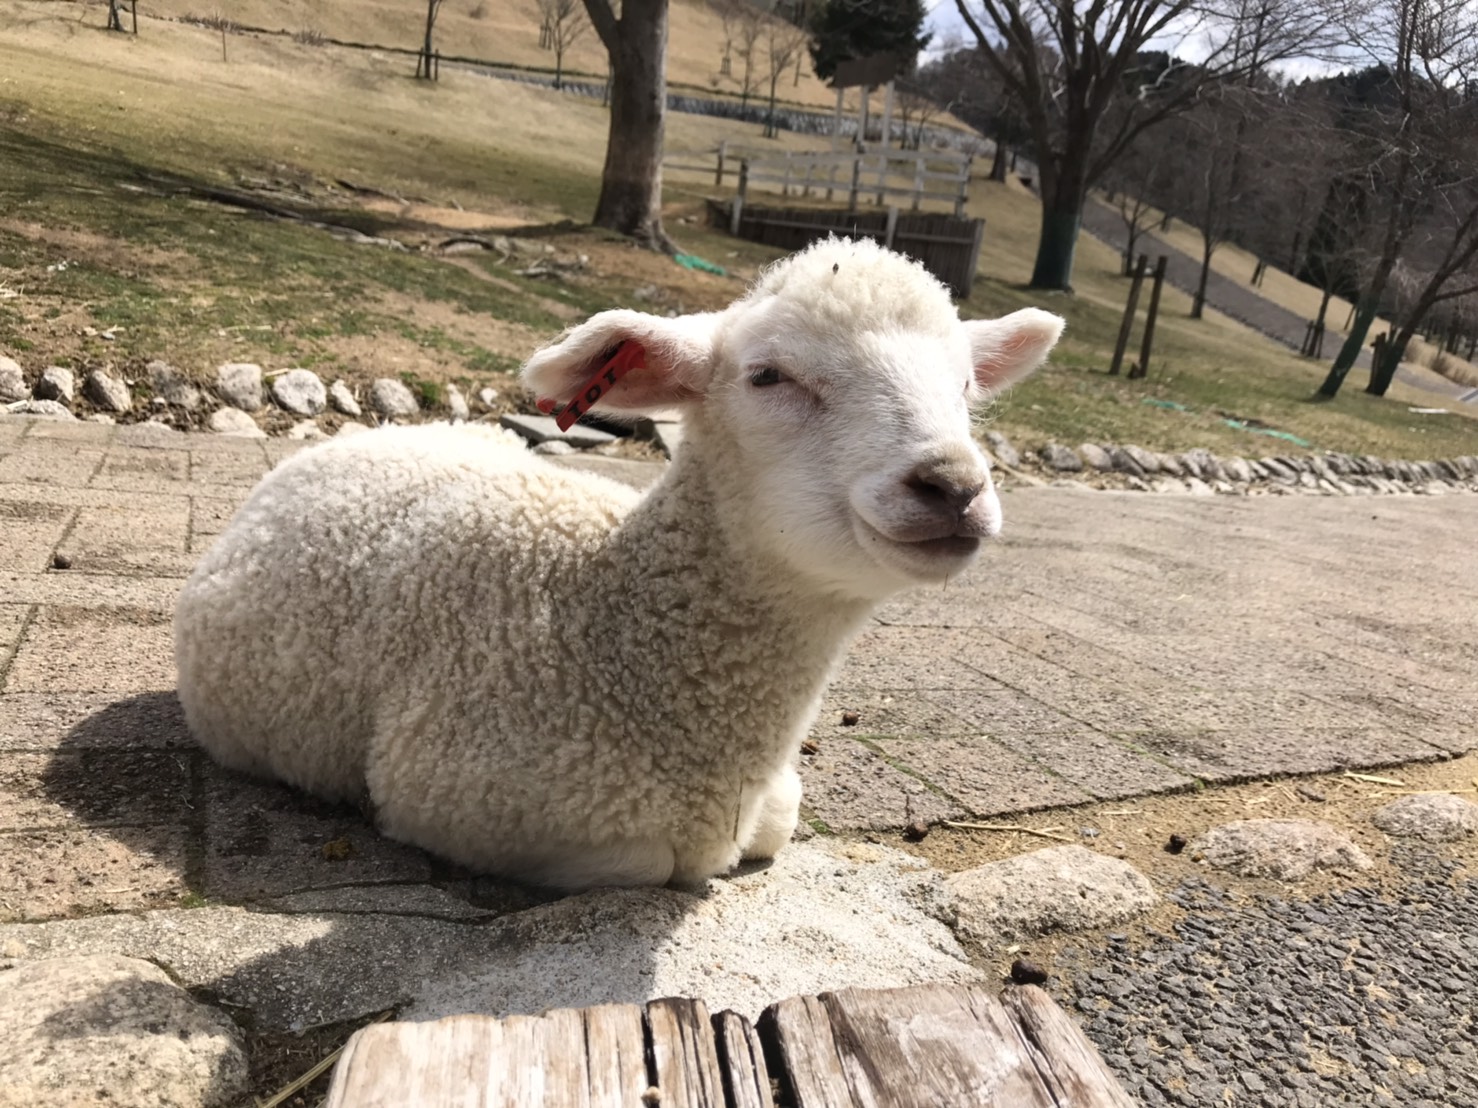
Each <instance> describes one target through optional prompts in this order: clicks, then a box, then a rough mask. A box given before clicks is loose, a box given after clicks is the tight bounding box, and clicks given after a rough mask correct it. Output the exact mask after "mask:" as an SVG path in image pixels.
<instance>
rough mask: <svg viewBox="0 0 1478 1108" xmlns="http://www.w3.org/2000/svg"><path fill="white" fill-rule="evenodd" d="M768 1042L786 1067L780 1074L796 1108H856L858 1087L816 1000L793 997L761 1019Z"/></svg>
mask: <svg viewBox="0 0 1478 1108" xmlns="http://www.w3.org/2000/svg"><path fill="white" fill-rule="evenodd" d="M759 1033H760V1038H761V1039H762V1040H766V1041H768V1042H771V1043H773V1044H774V1047H775V1051H776V1054H777V1055H778V1057H779V1058H780V1060H781V1062H782V1064H783V1065H784V1070H783V1072H782V1073H781V1074H779V1075H778V1076H779V1077H780V1082H781V1085H782V1086H783V1087H784V1088H787V1089H789V1090H790V1095H791V1098H792V1099H793V1100H794V1101H795V1104H796V1108H851V1106H852V1104H853V1100H852V1089H851V1086H850V1085H849V1083H848V1081H847V1075H846V1073H845V1072H844V1071H843V1069H842V1060H841V1058H840V1057H838V1055H837V1049H836V1041H835V1039H834V1038H833V1036H832V1033H831V1019H830V1017H829V1016H828V1015H827V1012H826V1006H825V1005H824V1004H822V1002H821V1001H820V1000H819V999H818V998H817V997H814V996H793V997H791V998H790V999H788V1000H782V1001H780V1002H779V1003H778V1004H772V1005H770V1006H769V1007H768V1008H766V1009H765V1010H764V1012H763V1013H762V1014H761V1015H760V1021H759Z"/></svg>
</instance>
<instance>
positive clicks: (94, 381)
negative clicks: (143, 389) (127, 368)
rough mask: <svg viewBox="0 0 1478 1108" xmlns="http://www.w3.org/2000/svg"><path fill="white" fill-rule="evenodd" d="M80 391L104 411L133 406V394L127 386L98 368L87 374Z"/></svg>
mask: <svg viewBox="0 0 1478 1108" xmlns="http://www.w3.org/2000/svg"><path fill="white" fill-rule="evenodd" d="M82 392H83V394H84V395H85V396H86V397H87V399H89V400H91V401H92V402H93V403H94V404H96V405H97V406H98V407H99V408H101V409H103V411H105V412H126V411H128V410H129V409H130V408H132V407H133V394H132V393H130V392H129V391H128V386H127V385H125V384H124V383H123V382H122V381H120V380H119V379H118V378H117V377H111V376H109V375H108V374H106V373H104V372H103V371H102V370H100V369H95V370H93V371H92V372H91V373H89V374H88V375H87V380H86V382H85V383H84V384H83V386H82Z"/></svg>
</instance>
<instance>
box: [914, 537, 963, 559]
mask: <svg viewBox="0 0 1478 1108" xmlns="http://www.w3.org/2000/svg"><path fill="white" fill-rule="evenodd" d="M982 541H983V540H982V539H981V538H980V536H979V535H945V536H944V537H943V538H939V539H923V540H921V541H919V542H905V543H899V545H900V546H902V547H905V548H906V549H908V550H913V551H917V552H918V553H920V554H923V555H925V556H926V557H929V558H943V559H958V558H968V557H970V556H971V555H972V554H974V553H975V552H976V551H978V550H979V549H980V544H981V542H982Z"/></svg>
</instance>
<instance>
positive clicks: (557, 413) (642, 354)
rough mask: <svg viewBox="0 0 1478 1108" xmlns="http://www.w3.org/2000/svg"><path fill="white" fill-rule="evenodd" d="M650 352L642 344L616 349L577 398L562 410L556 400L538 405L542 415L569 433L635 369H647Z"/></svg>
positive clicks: (542, 401)
mask: <svg viewBox="0 0 1478 1108" xmlns="http://www.w3.org/2000/svg"><path fill="white" fill-rule="evenodd" d="M646 354H647V352H646V350H645V349H644V348H643V347H642V344H641V343H639V342H636V341H634V340H631V339H628V340H627V341H625V342H623V343H622V344H621V345H620V346H618V347H617V348H616V353H615V354H614V355H613V356H612V357H611V360H610V361H608V362H606V364H605V365H603V366H601V367H600V368H599V369H598V370H596V371H595V374H594V375H593V376H592V377H591V378H590V380H588V381H586V382H585V383H584V384H583V385H581V386H580V388H579V391H577V392H576V393H575V398H574V399H573V400H571V401H570V402H569V403H568V404H566V405H565V406H564V407H563V408H560V407H559V406H558V405H557V404H556V402H555V401H553V400H547V399H545V400H539V401H537V404H538V408H539V411H541V412H543V413H544V414H545V415H552V416H554V422H555V424H556V426H558V427H559V429H560V430H561V431H568V430H569V429H570V428H571V427H573V426H574V425H575V421H576V420H577V419H579V418H580V417H581V416H582V415H584V414H585V413H586V412H588V411H590V409H591V408H593V407H595V405H596V404H598V403H600V399H601V397H603V396H605V395H606V394H607V393H608V392H610V391H611V390H612V389H613V388H615V387H616V385H617V384H618V383H619V382H620V380H621V378H623V377H625V376H626V374H627V373H629V372H630V371H631V370H633V369H640V368H641V367H643V366H644V365H646Z"/></svg>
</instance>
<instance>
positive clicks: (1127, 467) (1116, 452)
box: [1108, 446, 1160, 478]
mask: <svg viewBox="0 0 1478 1108" xmlns="http://www.w3.org/2000/svg"><path fill="white" fill-rule="evenodd" d="M1108 454H1109V461H1110V462H1112V463H1113V467H1114V469H1115V471H1117V472H1119V473H1123V474H1126V475H1127V476H1129V477H1133V478H1140V477H1143V476H1145V473H1146V470H1145V468H1144V466H1142V465H1140V464H1139V462H1138V460H1136V459H1135V457H1134V455H1132V454H1130V453H1129V451H1127V450H1125V449H1124V448H1123V447H1122V446H1110V447H1109V448H1108ZM1155 468H1156V469H1159V468H1160V467H1159V466H1158V465H1157V466H1156V467H1155Z"/></svg>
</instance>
